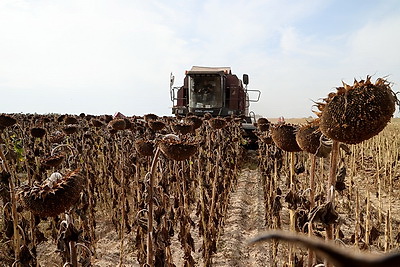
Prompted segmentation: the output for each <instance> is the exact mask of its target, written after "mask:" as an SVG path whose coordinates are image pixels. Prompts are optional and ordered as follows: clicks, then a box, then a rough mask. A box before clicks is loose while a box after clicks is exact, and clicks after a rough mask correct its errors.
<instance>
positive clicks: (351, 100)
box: [318, 76, 398, 144]
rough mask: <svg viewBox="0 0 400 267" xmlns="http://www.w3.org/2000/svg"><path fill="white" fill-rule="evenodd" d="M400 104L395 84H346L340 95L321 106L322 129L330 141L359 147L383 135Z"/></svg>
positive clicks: (378, 80)
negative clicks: (378, 135) (372, 138)
mask: <svg viewBox="0 0 400 267" xmlns="http://www.w3.org/2000/svg"><path fill="white" fill-rule="evenodd" d="M396 103H398V100H397V97H396V95H395V94H394V92H393V91H392V89H391V84H390V83H389V82H388V81H386V80H385V79H382V78H379V79H377V80H376V82H375V83H372V82H371V76H367V79H366V80H361V81H357V80H355V81H354V84H353V85H348V84H345V83H343V86H342V87H338V88H337V92H336V93H330V94H329V95H328V97H327V98H325V99H324V102H323V103H319V106H318V108H319V109H320V114H319V115H320V129H321V131H322V133H323V134H324V135H326V136H327V137H329V138H331V139H333V140H336V141H339V142H343V143H347V144H358V143H361V142H362V141H365V140H367V139H369V138H371V137H373V136H375V135H377V134H378V133H380V132H381V131H382V130H383V129H384V128H385V127H386V125H387V123H388V122H389V121H390V119H391V118H392V116H393V113H394V111H395V109H396Z"/></svg>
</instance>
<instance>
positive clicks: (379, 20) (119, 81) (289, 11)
mask: <svg viewBox="0 0 400 267" xmlns="http://www.w3.org/2000/svg"><path fill="white" fill-rule="evenodd" d="M194 65H196V66H218V67H219V66H220V67H224V66H228V67H231V68H232V71H233V72H234V73H235V74H237V75H238V76H239V77H241V76H242V74H243V73H247V74H249V77H250V84H249V89H259V90H261V91H262V95H261V100H260V101H259V102H258V103H254V104H252V105H251V109H252V110H253V111H254V112H255V113H256V114H259V115H262V116H264V117H278V116H285V117H308V116H312V115H313V113H312V112H311V110H312V105H313V100H314V101H317V100H318V99H320V98H322V97H325V96H326V95H327V94H328V93H329V92H331V91H333V90H334V88H335V87H337V86H341V83H342V81H344V82H346V83H350V84H351V83H352V82H353V80H354V78H356V79H364V78H365V77H366V76H367V75H372V76H373V79H372V80H373V81H375V79H376V78H379V77H384V76H387V79H388V80H389V81H391V82H393V83H394V84H393V90H394V91H396V92H397V91H399V90H400V89H399V88H400V87H399V84H400V1H399V0H379V1H377V0H373V1H372V0H337V1H334V0H303V1H302V0H269V1H267V0H265V1H262V0H254V1H252V0H229V1H228V0H203V1H195V0H180V1H179V0H168V1H162V0H158V1H156V0H146V1H139V0H91V1H87V0H67V1H65V0H0V113H19V112H22V113H35V112H36V113H41V114H43V113H61V114H64V113H70V114H79V113H81V112H84V113H86V114H114V113H115V112H116V111H120V112H122V113H124V114H126V115H143V114H147V113H155V114H158V115H169V114H171V106H172V103H171V101H170V96H169V78H170V73H171V72H172V73H173V74H174V75H175V86H180V85H182V83H183V77H184V72H185V70H188V69H190V68H191V67H192V66H194ZM398 115H399V113H398V111H396V116H398Z"/></svg>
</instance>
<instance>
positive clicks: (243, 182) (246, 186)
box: [213, 169, 268, 266]
mask: <svg viewBox="0 0 400 267" xmlns="http://www.w3.org/2000/svg"><path fill="white" fill-rule="evenodd" d="M263 202H264V201H263V190H262V186H261V178H260V174H259V172H258V171H257V170H250V169H244V170H242V173H241V174H240V175H239V178H238V184H237V189H236V190H235V192H232V194H231V203H230V205H229V208H228V212H227V219H226V221H225V229H224V233H223V234H222V236H221V238H220V240H219V243H218V250H217V253H216V255H215V256H214V260H213V266H265V265H266V263H267V255H268V253H267V250H266V249H265V248H264V247H262V246H258V247H248V246H247V245H246V241H247V240H248V239H249V238H252V237H254V236H255V235H257V234H258V233H260V232H262V231H264V230H265V228H264V212H265V209H264V203H263Z"/></svg>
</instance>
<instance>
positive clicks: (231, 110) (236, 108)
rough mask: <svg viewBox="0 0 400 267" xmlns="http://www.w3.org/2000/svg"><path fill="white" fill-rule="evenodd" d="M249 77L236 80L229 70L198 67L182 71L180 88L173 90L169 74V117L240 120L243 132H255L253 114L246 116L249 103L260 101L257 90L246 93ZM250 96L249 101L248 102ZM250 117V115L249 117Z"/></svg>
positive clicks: (259, 93)
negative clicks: (252, 130) (218, 117)
mask: <svg viewBox="0 0 400 267" xmlns="http://www.w3.org/2000/svg"><path fill="white" fill-rule="evenodd" d="M248 83H249V76H248V75H247V74H243V80H240V79H239V78H238V77H237V76H236V75H235V74H232V71H231V68H229V67H198V66H194V67H192V68H191V70H188V71H186V73H185V78H184V81H183V86H180V87H174V76H172V74H171V82H170V94H171V101H172V103H173V107H172V113H173V114H176V115H183V116H184V115H186V114H187V113H189V112H190V113H191V114H194V115H198V116H202V115H204V114H205V113H209V114H211V115H212V116H214V117H216V116H220V117H227V116H232V115H236V116H242V117H243V128H245V129H249V130H250V129H255V126H254V120H255V116H254V113H252V112H249V106H250V102H257V101H258V100H259V99H260V95H261V92H260V91H259V90H249V89H247V85H248ZM249 94H251V95H252V99H250V98H249ZM251 114H252V115H251Z"/></svg>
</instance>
